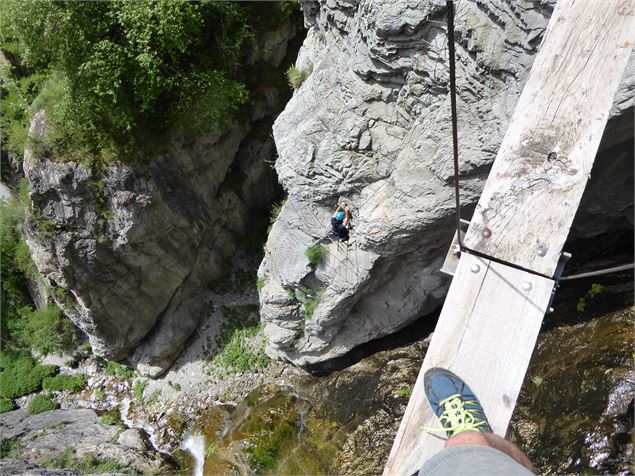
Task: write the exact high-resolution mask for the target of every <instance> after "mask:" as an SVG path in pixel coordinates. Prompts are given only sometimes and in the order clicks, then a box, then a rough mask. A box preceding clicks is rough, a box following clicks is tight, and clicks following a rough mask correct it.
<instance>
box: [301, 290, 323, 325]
mask: <svg viewBox="0 0 635 476" xmlns="http://www.w3.org/2000/svg"><path fill="white" fill-rule="evenodd" d="M324 291H326V288H325V287H324V288H321V289H320V290H319V291H318V292H317V293H316V294H315V296H313V297H311V298H309V299H307V301H306V302H305V303H304V315H305V316H306V318H307V319H311V318H312V317H313V313H314V312H315V308H316V307H317V306H318V304H320V300H321V299H322V295H323V294H324Z"/></svg>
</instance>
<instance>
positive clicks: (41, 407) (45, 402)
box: [28, 395, 60, 415]
mask: <svg viewBox="0 0 635 476" xmlns="http://www.w3.org/2000/svg"><path fill="white" fill-rule="evenodd" d="M59 407H60V405H59V403H57V402H56V401H55V400H53V399H52V398H51V397H47V396H46V395H36V396H35V397H34V398H33V400H31V403H29V407H28V410H29V414H30V415H37V414H39V413H44V412H49V411H51V410H57V409H58V408H59Z"/></svg>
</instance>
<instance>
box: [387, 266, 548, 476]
mask: <svg viewBox="0 0 635 476" xmlns="http://www.w3.org/2000/svg"><path fill="white" fill-rule="evenodd" d="M473 266H478V268H479V269H478V272H473V270H472V267H473ZM474 269H476V268H474ZM553 284H554V282H553V281H552V280H550V279H547V278H543V277H541V276H537V275H535V274H530V273H528V272H526V271H520V270H517V269H514V268H510V267H508V266H505V265H502V264H498V263H495V262H491V261H489V260H485V259H482V258H478V257H476V256H474V255H467V254H464V255H463V256H462V257H461V260H460V261H459V266H458V268H457V273H456V275H455V277H454V279H453V281H452V284H451V286H450V290H449V292H448V296H447V298H446V303H445V306H444V307H443V311H442V312H441V316H440V317H439V323H438V324H437V327H436V329H435V331H434V336H433V339H432V343H431V344H430V348H429V350H428V352H427V354H426V357H425V359H424V361H423V366H422V367H421V371H420V373H419V377H418V378H417V382H416V383H415V386H414V390H413V394H412V396H411V397H410V401H409V402H408V407H407V408H406V413H405V414H404V417H403V420H402V422H401V426H400V428H399V431H398V433H397V437H396V438H395V444H394V445H393V448H392V451H391V453H390V457H389V458H388V463H387V464H386V468H385V470H384V475H400V476H407V475H410V474H412V473H413V472H415V471H416V470H418V469H419V468H420V467H421V465H422V464H423V462H424V461H425V460H427V459H428V458H429V457H430V456H432V455H433V454H434V453H436V452H438V451H440V450H441V449H442V448H443V445H444V443H445V433H439V434H436V433H428V432H425V431H424V430H423V428H424V427H432V428H437V427H439V422H438V419H437V418H436V416H435V415H434V413H432V410H431V409H430V406H429V404H428V401H427V399H426V396H425V392H424V390H423V375H424V374H425V371H426V370H427V369H429V368H431V367H443V368H446V369H450V370H452V371H453V372H455V373H456V374H457V375H459V376H461V377H462V378H464V379H465V381H466V382H467V384H468V385H469V386H470V387H471V388H472V389H473V390H474V391H475V393H476V395H477V396H478V397H479V399H480V401H481V404H482V405H483V407H484V409H485V414H486V415H487V417H488V420H489V422H490V424H491V426H492V429H493V431H494V432H495V433H497V434H499V435H501V436H505V432H506V430H507V425H508V423H509V419H510V418H511V414H512V411H513V410H514V406H515V405H516V399H517V398H518V394H519V392H520V388H521V385H522V381H523V379H524V376H525V371H526V369H527V366H528V365H529V359H530V358H531V354H532V352H533V349H534V346H535V343H536V338H537V336H538V331H539V330H540V325H541V323H542V318H543V316H544V313H545V310H546V308H547V305H548V304H549V298H550V295H551V290H552V289H553ZM441 436H442V437H443V439H442V438H441Z"/></svg>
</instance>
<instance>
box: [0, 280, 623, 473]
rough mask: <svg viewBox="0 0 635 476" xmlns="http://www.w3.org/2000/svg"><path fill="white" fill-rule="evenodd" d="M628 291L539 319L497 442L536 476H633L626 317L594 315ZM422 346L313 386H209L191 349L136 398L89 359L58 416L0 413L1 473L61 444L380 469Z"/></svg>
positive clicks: (225, 468)
mask: <svg viewBox="0 0 635 476" xmlns="http://www.w3.org/2000/svg"><path fill="white" fill-rule="evenodd" d="M609 281H610V280H609ZM584 286H586V285H583V286H580V287H576V289H577V288H579V289H584ZM629 289H631V290H632V287H631V286H629V285H628V283H624V282H623V281H622V282H618V283H613V284H611V283H608V285H607V286H605V288H604V291H603V292H602V293H601V295H599V296H598V297H595V298H593V299H590V300H589V302H588V303H587V304H586V305H585V309H584V311H579V310H577V309H576V307H577V306H578V305H579V298H580V297H583V295H580V294H579V293H578V292H574V291H573V290H572V289H569V290H567V289H565V290H564V291H565V292H563V297H562V298H561V299H560V300H559V301H557V303H556V304H557V307H558V308H559V309H560V310H561V311H562V312H560V313H556V314H554V315H551V316H547V318H546V320H545V330H544V331H543V332H542V333H541V334H540V336H539V340H538V344H537V347H536V351H535V353H534V356H533V359H532V362H531V365H530V368H529V371H528V373H527V377H526V380H525V383H524V385H523V390H522V392H521V395H520V397H519V400H518V406H517V408H516V411H515V414H514V417H513V420H512V424H511V426H510V433H509V436H510V438H511V439H512V441H515V442H516V443H517V444H518V445H519V446H521V448H523V449H524V450H525V451H526V452H527V453H528V455H529V456H530V457H531V459H532V460H533V461H534V464H535V465H536V467H537V468H538V470H539V472H540V474H563V473H576V474H580V473H607V472H608V473H611V474H628V472H629V471H632V469H633V468H632V463H631V461H632V458H631V456H632V454H633V443H632V441H633V424H632V420H633V418H632V412H633V395H634V393H635V382H634V381H633V378H632V374H631V368H632V362H633V360H632V359H633V356H632V348H633V344H634V339H633V333H632V329H633V325H634V323H635V320H634V314H633V312H634V310H635V308H633V307H632V306H628V307H625V308H622V309H621V310H617V311H613V312H609V313H606V312H605V313H602V309H604V310H606V308H607V302H608V303H609V304H608V306H609V307H611V306H613V307H615V305H616V303H619V302H620V301H622V302H628V301H629V297H628V293H629ZM563 313H566V314H567V316H566V317H563ZM598 314H599V315H598ZM429 338H430V337H429V336H428V337H425V336H423V335H420V336H419V337H418V338H416V339H415V341H414V342H412V343H410V344H407V343H405V342H401V343H400V344H401V345H397V346H394V345H392V347H393V348H389V349H386V350H381V351H379V352H376V353H374V354H372V355H370V356H368V357H365V358H363V359H361V360H360V361H358V362H357V363H355V364H353V365H351V366H349V367H347V368H345V369H343V370H339V371H336V372H333V373H331V374H330V375H326V376H322V377H318V376H311V375H309V374H307V373H306V372H305V371H303V370H300V369H297V368H295V367H292V366H289V365H285V364H281V363H273V362H272V363H270V364H269V365H268V366H266V367H265V368H263V369H260V370H258V371H248V372H245V373H243V374H242V375H235V376H225V377H223V378H217V377H214V376H213V375H210V374H209V372H207V371H206V370H207V369H208V360H207V359H206V358H205V357H204V355H203V354H200V355H198V358H194V355H193V354H192V355H191V356H190V357H191V362H190V363H189V366H187V367H186V368H187V369H188V372H189V375H190V376H191V377H190V378H189V380H188V379H186V378H185V374H183V373H180V372H182V370H179V369H178V367H177V368H175V369H174V370H171V371H168V372H167V373H166V375H165V376H164V377H163V378H162V379H158V380H154V381H149V383H148V384H145V383H144V384H143V388H142V390H141V391H139V388H140V386H139V382H147V381H146V379H144V378H142V377H134V376H133V377H126V376H121V375H119V376H118V375H107V374H106V373H105V372H104V369H103V368H102V367H101V364H100V363H99V361H95V359H94V358H92V357H91V358H88V359H86V360H84V361H83V362H82V363H80V365H79V367H78V368H76V369H70V368H63V369H62V371H63V372H84V373H86V374H88V375H90V376H91V378H90V379H89V381H88V384H87V386H86V388H85V389H84V390H83V391H82V392H81V393H79V394H69V393H59V394H57V395H56V399H57V400H58V401H59V402H60V403H61V404H62V409H61V410H56V411H53V412H48V413H44V414H42V415H38V416H28V414H27V413H26V412H25V411H24V410H22V409H21V410H16V411H13V412H9V413H5V414H3V415H1V416H0V427H1V428H2V431H3V436H2V437H3V441H4V443H3V456H5V458H4V459H3V461H2V465H1V466H0V471H5V472H7V473H14V472H15V471H17V470H18V469H19V471H30V473H29V474H55V473H45V472H43V471H44V470H42V472H39V473H38V471H40V470H39V469H37V468H38V467H39V465H47V464H48V465H50V464H51V462H52V461H53V462H55V461H57V462H58V464H62V463H63V461H64V460H63V457H64V456H65V455H66V456H68V448H73V449H74V450H75V458H76V459H77V458H79V459H81V458H82V457H85V456H86V455H91V457H93V458H96V460H103V461H110V462H111V463H112V464H115V465H117V464H118V465H120V466H122V467H123V466H125V467H127V468H128V469H129V470H131V471H134V472H144V473H145V472H148V471H153V472H159V473H166V472H179V473H181V474H203V473H204V474H254V473H256V474H334V473H337V474H378V473H380V472H381V471H382V468H383V465H384V464H385V461H386V458H387V456H388V453H389V451H390V447H391V445H392V441H393V439H394V436H395V433H396V431H397V428H398V426H399V422H400V420H401V417H402V415H403V412H404V411H405V407H406V405H407V403H408V398H409V396H410V393H411V391H412V386H413V384H414V381H415V380H416V377H417V374H418V370H419V367H420V365H421V361H422V360H423V357H424V356H425V351H426V349H427V345H428V342H429ZM195 344H196V343H194V346H193V348H196V345H195ZM201 349H202V347H201ZM197 366H198V368H199V371H200V374H197V373H196V372H193V371H192V370H193V369H194V368H196V367H197ZM19 403H21V404H22V405H23V406H26V404H27V403H28V398H26V399H23V400H22V401H21V402H19ZM100 415H101V417H102V418H100ZM104 415H106V416H111V417H112V420H106V422H104V419H103V416H104ZM106 423H112V424H110V425H108V424H106ZM130 428H134V429H130ZM7 442H8V443H7ZM65 452H66V453H65ZM6 456H10V458H6ZM133 460H134V461H133ZM60 461H61V462H62V463H60ZM3 468H4V469H3ZM197 468H198V469H197ZM18 474H19V473H18ZM60 474H62V473H60ZM64 474H72V473H64Z"/></svg>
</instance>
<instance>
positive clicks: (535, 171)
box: [465, 0, 635, 276]
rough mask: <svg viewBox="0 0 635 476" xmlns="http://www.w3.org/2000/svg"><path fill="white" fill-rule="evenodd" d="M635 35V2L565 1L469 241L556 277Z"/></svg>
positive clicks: (533, 70) (547, 37)
mask: <svg viewBox="0 0 635 476" xmlns="http://www.w3.org/2000/svg"><path fill="white" fill-rule="evenodd" d="M634 40H635V1H634V0H601V1H597V0H575V1H574V0H560V1H559V2H558V4H557V5H556V8H555V10H554V12H553V16H552V17H551V21H550V22H549V27H548V28H547V32H546V35H545V38H544V40H543V43H542V46H541V49H540V52H539V53H538V56H537V57H536V60H535V62H534V64H533V66H532V68H531V72H530V75H529V79H528V80H527V84H526V85H525V88H524V89H523V92H522V94H521V96H520V99H519V101H518V104H517V106H516V109H515V112H514V116H513V118H512V121H511V123H510V125H509V128H508V130H507V133H506V135H505V138H504V139H503V143H502V145H501V147H500V149H499V151H498V155H497V157H496V160H495V162H494V165H493V167H492V170H491V172H490V175H489V178H488V181H487V183H486V185H485V189H484V191H483V194H482V195H481V199H480V200H479V202H478V205H477V207H476V210H475V213H474V216H473V218H472V225H471V226H470V229H469V230H468V233H467V236H466V238H465V244H466V245H467V246H468V247H469V248H472V249H474V250H477V251H480V252H482V253H485V254H487V255H489V256H494V257H496V258H500V259H503V260H506V261H509V262H513V263H515V264H518V265H520V266H522V267H524V268H527V269H532V270H534V271H536V272H539V273H542V274H545V275H548V276H551V275H552V274H551V273H553V270H554V269H555V266H556V264H557V262H558V258H559V257H560V253H561V251H562V247H563V246H564V242H565V240H566V238H567V234H568V231H569V228H570V227H571V222H572V221H573V217H574V215H575V212H576V210H577V207H578V203H579V201H580V198H581V196H582V193H583V192H584V187H585V185H586V183H587V180H588V177H589V174H590V172H591V167H592V166H593V160H594V158H595V154H596V152H597V148H598V146H599V143H600V139H601V138H602V133H603V131H604V127H605V125H606V121H607V119H608V115H609V111H610V109H611V105H612V102H613V96H614V95H615V91H616V89H617V86H618V85H619V82H620V80H621V78H622V75H623V72H624V68H625V66H626V62H627V60H628V57H629V55H630V52H631V49H632V43H633V41H634ZM552 152H555V155H551V157H550V156H549V154H550V153H552Z"/></svg>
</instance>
